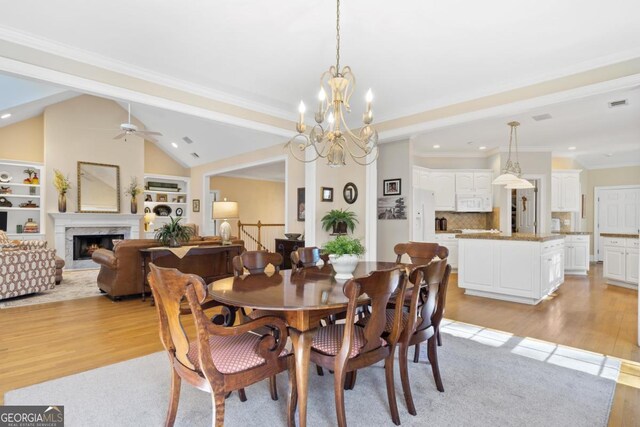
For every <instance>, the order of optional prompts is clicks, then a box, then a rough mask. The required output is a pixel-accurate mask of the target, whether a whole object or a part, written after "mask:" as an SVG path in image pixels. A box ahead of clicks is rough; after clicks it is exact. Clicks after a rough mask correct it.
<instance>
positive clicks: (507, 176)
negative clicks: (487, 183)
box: [492, 173, 520, 185]
mask: <svg viewBox="0 0 640 427" xmlns="http://www.w3.org/2000/svg"><path fill="white" fill-rule="evenodd" d="M519 179H520V178H518V177H517V176H515V175H513V174H511V173H503V174H502V175H500V176H499V177H497V178H496V179H494V180H493V183H492V184H493V185H506V184H510V183H512V182H518V180H519Z"/></svg>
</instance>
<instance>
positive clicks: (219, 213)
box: [211, 197, 238, 245]
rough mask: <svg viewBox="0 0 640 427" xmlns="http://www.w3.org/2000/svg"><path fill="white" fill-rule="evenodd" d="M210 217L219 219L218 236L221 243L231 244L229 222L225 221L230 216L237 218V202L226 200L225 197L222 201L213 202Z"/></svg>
mask: <svg viewBox="0 0 640 427" xmlns="http://www.w3.org/2000/svg"><path fill="white" fill-rule="evenodd" d="M211 217H212V219H221V220H222V224H220V237H222V244H223V245H230V244H231V224H229V223H228V222H227V220H228V219H230V218H238V202H228V201H227V198H226V197H225V198H224V200H223V201H222V202H213V212H212V215H211Z"/></svg>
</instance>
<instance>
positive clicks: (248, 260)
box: [233, 251, 282, 276]
mask: <svg viewBox="0 0 640 427" xmlns="http://www.w3.org/2000/svg"><path fill="white" fill-rule="evenodd" d="M269 264H271V265H273V267H274V268H275V270H276V272H278V271H280V265H281V264H282V255H280V254H279V253H276V252H267V251H246V252H244V253H242V255H237V256H235V257H233V274H234V275H236V276H242V275H243V274H244V269H245V268H246V269H247V270H249V273H251V274H257V273H264V270H265V268H267V266H268V265H269Z"/></svg>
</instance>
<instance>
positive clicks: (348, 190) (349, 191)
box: [342, 182, 358, 205]
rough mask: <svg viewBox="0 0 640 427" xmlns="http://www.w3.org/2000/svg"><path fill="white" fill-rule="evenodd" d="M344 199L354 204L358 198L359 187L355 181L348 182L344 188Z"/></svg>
mask: <svg viewBox="0 0 640 427" xmlns="http://www.w3.org/2000/svg"><path fill="white" fill-rule="evenodd" d="M342 197H344V201H345V202H347V203H348V204H350V205H352V204H354V203H355V202H356V200H358V187H356V185H355V184H354V183H353V182H347V183H346V184H345V186H344V188H343V189H342Z"/></svg>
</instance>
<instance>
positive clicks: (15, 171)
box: [0, 160, 46, 240]
mask: <svg viewBox="0 0 640 427" xmlns="http://www.w3.org/2000/svg"><path fill="white" fill-rule="evenodd" d="M25 169H33V170H35V171H36V174H37V175H38V178H39V181H40V182H39V183H38V184H25V183H24V182H23V181H24V179H25V178H27V177H28V175H27V174H26V173H24V170H25ZM2 174H7V175H8V176H10V177H11V180H10V181H9V182H0V193H1V194H0V197H4V198H5V199H6V200H8V201H9V202H11V205H12V206H11V207H7V206H0V212H6V213H7V227H6V233H7V235H8V236H9V238H10V239H18V240H44V238H45V224H46V221H45V214H44V202H45V199H44V195H45V194H44V189H45V185H44V166H43V165H42V164H39V163H29V162H21V161H14V160H0V176H2ZM5 191H7V192H5ZM29 201H31V202H32V203H34V204H36V205H37V207H36V208H27V207H20V205H21V204H24V203H28V202H29ZM29 218H32V219H33V220H34V221H35V222H36V223H38V226H39V232H38V233H18V232H17V226H18V225H22V226H24V223H25V222H27V221H28V220H29Z"/></svg>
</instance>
